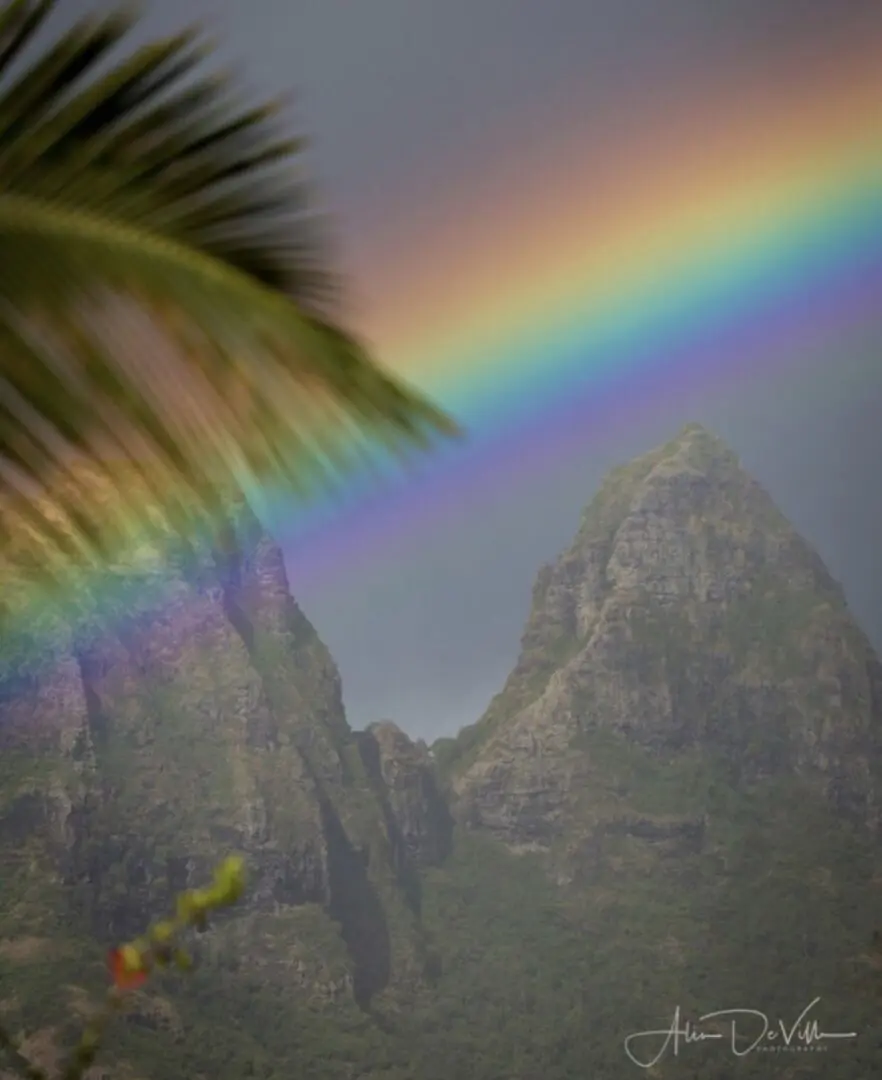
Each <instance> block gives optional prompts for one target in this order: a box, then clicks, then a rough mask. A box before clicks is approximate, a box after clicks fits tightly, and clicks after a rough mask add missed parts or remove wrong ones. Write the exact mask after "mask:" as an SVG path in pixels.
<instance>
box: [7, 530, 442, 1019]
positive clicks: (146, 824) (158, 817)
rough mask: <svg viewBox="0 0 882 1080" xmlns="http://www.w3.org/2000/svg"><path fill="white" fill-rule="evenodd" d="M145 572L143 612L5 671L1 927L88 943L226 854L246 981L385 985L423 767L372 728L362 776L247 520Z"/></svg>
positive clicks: (157, 904)
mask: <svg viewBox="0 0 882 1080" xmlns="http://www.w3.org/2000/svg"><path fill="white" fill-rule="evenodd" d="M162 573H163V580H162V583H161V588H160V587H159V585H157V588H156V589H155V590H154V592H155V593H156V595H159V594H160V593H161V596H162V602H161V605H158V606H157V607H156V609H155V610H153V611H148V612H146V613H141V614H139V615H137V616H135V617H131V618H125V617H123V618H120V620H119V621H118V625H117V627H116V629H115V630H114V631H113V632H112V633H104V634H101V635H98V636H94V635H93V636H92V637H91V638H88V639H83V638H82V637H80V638H77V636H76V635H74V636H73V637H72V638H71V640H70V641H68V642H67V643H66V644H65V645H64V646H63V647H62V648H61V650H60V652H59V655H58V656H57V657H56V658H55V659H54V661H53V662H52V663H50V664H49V665H44V666H43V668H42V669H41V670H40V671H39V672H38V673H37V674H25V675H18V676H17V677H15V678H7V679H6V682H5V684H4V686H3V691H4V693H3V696H2V699H0V755H2V756H0V762H2V765H0V859H2V863H0V868H2V879H3V891H2V896H0V937H3V935H4V933H8V934H10V935H11V934H12V933H13V932H14V933H15V934H31V935H36V936H46V935H51V934H52V933H53V932H54V931H55V930H56V929H57V928H58V926H59V925H60V924H61V925H63V924H64V923H65V921H68V920H71V919H72V918H73V919H74V922H75V920H76V919H77V918H79V919H81V920H82V925H83V927H84V928H86V929H87V931H88V932H89V933H90V934H91V935H92V936H94V937H97V938H98V940H99V941H106V942H110V941H115V940H120V939H123V938H126V937H130V936H132V935H133V934H136V933H138V932H140V930H141V929H143V927H144V925H145V924H146V922H147V921H148V920H149V919H150V918H151V917H154V916H155V915H156V914H158V913H160V912H162V911H163V910H165V909H166V908H167V906H168V903H169V900H170V898H171V897H172V896H173V895H174V894H175V893H176V892H177V891H179V890H180V889H181V888H183V887H186V886H188V885H190V884H194V883H197V882H198V881H200V880H202V879H203V878H204V876H205V875H206V874H207V873H208V872H209V871H210V869H211V866H212V865H213V864H214V863H215V862H216V861H217V860H218V859H219V858H221V857H222V856H223V855H224V854H225V853H228V852H230V851H241V852H243V853H244V854H245V855H246V858H247V862H248V866H249V867H250V874H251V883H250V889H249V903H248V907H247V913H246V916H245V917H244V918H243V919H240V920H237V924H236V931H235V932H236V933H238V934H240V935H242V934H244V938H243V939H242V940H240V941H239V942H238V947H239V949H240V950H241V953H242V955H243V956H244V957H245V958H246V964H248V963H250V964H251V966H252V968H253V969H254V971H255V972H259V975H260V978H261V980H262V981H263V982H266V981H267V979H275V980H277V981H281V983H282V985H283V986H285V987H286V989H287V988H288V987H289V984H293V985H295V986H297V987H299V988H300V990H301V991H303V993H304V994H306V995H307V996H312V997H315V996H318V997H319V998H334V997H335V996H339V995H341V994H342V995H344V996H346V995H351V996H353V995H354V998H355V999H356V1000H357V1001H358V1002H359V1003H361V1004H362V1005H363V1006H367V1005H368V1004H369V1003H371V1002H374V1003H375V1004H376V999H379V998H381V997H382V995H383V994H384V993H386V994H387V996H389V995H391V996H392V997H393V998H394V995H395V993H396V987H397V986H402V987H403V986H409V985H412V984H413V983H414V982H419V980H420V979H421V978H422V968H421V963H422V961H421V952H420V950H421V941H420V932H419V928H418V926H417V925H416V922H415V914H414V912H413V911H412V910H411V906H410V899H409V896H408V893H407V890H406V888H404V887H403V886H402V882H404V881H405V880H406V879H407V877H408V875H411V876H412V875H413V874H414V873H415V872H416V869H417V867H418V866H420V865H428V864H430V863H432V862H433V861H436V860H437V859H440V858H441V857H442V855H443V851H444V843H445V842H446V841H444V840H443V839H442V837H443V836H444V835H446V834H449V826H448V825H447V823H446V818H445V817H444V814H443V813H442V810H441V808H440V805H439V804H438V799H437V795H435V794H434V792H433V789H432V786H431V785H432V781H431V777H430V774H429V771H428V770H427V768H426V765H425V763H424V762H423V761H422V760H421V759H420V758H419V756H418V754H417V753H416V751H415V749H414V748H413V747H412V746H411V744H410V743H409V741H408V740H407V739H406V738H405V737H404V736H403V735H401V734H400V733H397V734H396V736H395V737H393V738H391V739H390V738H389V736H388V734H387V733H386V730H385V729H381V730H380V731H379V732H378V733H377V735H376V746H377V753H376V754H375V755H374V758H375V759H376V760H378V761H379V768H378V769H377V770H376V772H375V773H374V774H372V775H371V776H370V777H369V776H368V773H367V770H366V768H365V764H364V762H363V760H362V753H361V752H360V744H359V742H358V740H357V739H356V736H355V735H354V734H353V733H352V732H351V731H350V730H349V727H348V725H347V723H346V719H345V715H344V710H343V704H342V699H341V689H340V679H339V675H338V672H337V669H336V667H335V665H334V662H333V660H332V659H331V657H330V655H329V653H328V651H327V649H326V648H325V647H324V645H323V644H322V643H321V641H320V640H319V639H318V637H317V635H316V633H315V631H314V629H313V628H312V626H311V625H310V624H309V622H308V621H307V619H306V618H305V617H304V615H303V613H302V612H301V611H300V609H299V608H298V606H297V604H296V603H295V602H294V600H293V599H292V597H291V594H290V592H289V589H288V582H287V579H286V575H285V569H284V564H283V560H282V554H281V552H280V550H279V549H278V547H277V546H276V545H275V544H273V543H272V542H271V541H270V539H269V538H268V537H267V536H266V535H265V534H264V533H262V532H261V530H260V529H259V528H258V526H257V524H256V522H254V521H253V520H251V519H248V518H243V521H242V522H241V523H240V529H239V535H238V537H237V539H236V541H235V543H232V544H230V545H227V546H226V548H225V550H224V552H223V553H221V552H220V551H219V550H214V551H207V550H206V551H202V552H201V554H200V555H199V556H198V557H196V558H195V561H194V559H192V558H191V559H190V560H189V561H181V562H180V564H178V565H176V566H174V567H173V568H171V570H169V569H168V568H166V569H164V570H163V572H162ZM387 780H388V788H387V787H386V782H387ZM438 815H440V816H438ZM317 918H318V919H321V918H324V919H325V920H326V923H327V926H326V928H325V930H324V931H322V933H324V934H325V935H326V936H328V937H330V938H333V937H334V936H335V935H337V934H339V937H340V938H341V939H342V946H343V948H342V950H339V949H338V953H339V959H340V962H339V964H338V965H337V970H336V971H333V972H332V971H330V970H329V969H328V964H327V956H319V957H318V959H317V960H316V959H315V950H314V949H313V948H312V946H311V945H310V944H309V940H308V939H309V938H310V937H314V936H315V932H316V931H315V927H316V919H317ZM303 927H309V928H310V929H309V930H308V932H307V933H306V937H307V944H305V945H304V940H303V933H304V931H303ZM332 951H333V950H332ZM310 956H312V959H309V958H310Z"/></svg>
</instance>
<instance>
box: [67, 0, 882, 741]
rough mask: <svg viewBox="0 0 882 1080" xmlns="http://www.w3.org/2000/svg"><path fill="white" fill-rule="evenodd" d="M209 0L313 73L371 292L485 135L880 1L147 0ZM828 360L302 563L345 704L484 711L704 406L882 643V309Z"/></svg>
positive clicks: (338, 189)
mask: <svg viewBox="0 0 882 1080" xmlns="http://www.w3.org/2000/svg"><path fill="white" fill-rule="evenodd" d="M94 6H95V5H93V4H87V3H83V2H82V0H77V2H76V3H73V2H71V3H70V4H69V5H68V8H67V10H68V11H70V12H71V13H73V12H74V11H76V10H77V9H80V10H82V9H85V8H90V7H94ZM99 6H100V5H99ZM205 16H207V17H209V19H210V21H211V22H212V23H213V24H214V25H215V26H216V28H217V30H218V31H219V33H220V34H221V37H222V40H223V43H224V51H225V52H226V54H227V55H229V56H231V57H234V58H236V59H237V60H238V61H240V66H241V70H242V72H243V75H244V76H245V78H246V80H247V82H248V83H249V84H250V85H251V86H253V87H254V88H255V89H259V90H262V91H266V90H273V91H274V90H278V89H290V88H295V89H297V90H299V92H300V99H299V100H300V106H299V111H300V115H301V117H302V119H303V123H304V126H305V127H306V128H307V130H309V131H310V132H314V133H315V134H316V138H317V142H316V148H315V151H314V161H315V164H316V168H317V172H318V173H319V176H320V179H321V181H322V185H323V190H324V192H325V196H326V199H327V202H328V204H329V207H330V209H331V210H332V211H333V213H334V216H335V219H336V222H337V225H338V229H339V233H340V238H341V245H342V246H341V260H342V263H343V267H344V269H345V270H346V271H347V272H348V273H349V274H350V275H351V277H352V280H353V285H354V290H355V293H356V294H357V295H358V296H359V297H360V298H361V299H363V300H364V301H365V302H367V303H368V304H369V303H370V295H371V268H372V267H373V266H376V265H377V264H378V261H380V262H382V260H383V257H384V235H386V234H387V233H388V225H389V222H388V215H389V208H390V206H395V207H397V208H398V221H397V222H396V228H397V229H398V232H399V233H400V232H401V225H402V222H403V223H404V226H405V230H404V232H405V235H406V226H407V223H408V221H410V220H413V222H414V228H415V229H416V228H417V225H418V223H419V216H420V213H421V208H422V207H424V206H426V205H427V204H428V203H430V201H431V198H432V193H433V190H434V188H435V186H436V185H437V183H438V182H439V181H438V179H437V178H438V177H444V178H445V182H447V181H449V180H452V181H456V180H461V179H464V180H467V178H468V175H469V171H468V170H469V166H470V162H471V161H472V160H474V159H476V158H478V157H482V155H484V156H485V155H486V149H487V146H493V145H494V141H496V142H499V143H503V142H505V141H507V140H510V139H511V138H513V137H515V135H516V134H517V133H518V132H520V133H521V134H522V135H523V133H524V132H527V133H529V130H530V125H541V124H542V123H543V122H544V121H545V118H546V117H549V116H550V115H551V114H552V113H553V112H554V110H556V109H557V108H558V107H559V106H560V105H561V103H563V102H568V103H570V104H571V103H572V101H573V99H574V95H581V96H580V97H578V99H577V100H578V101H582V100H584V103H585V109H586V111H587V110H591V111H594V113H595V114H597V115H600V116H602V115H603V113H604V110H606V109H608V108H612V107H614V106H615V105H616V104H617V103H620V102H622V101H628V102H630V103H632V105H634V106H635V107H637V108H639V107H640V103H641V101H643V100H644V99H645V100H647V101H649V100H652V98H653V97H654V95H655V94H656V93H657V92H658V90H659V89H662V88H664V87H665V86H666V85H667V84H669V83H670V82H671V81H673V80H675V79H683V77H684V75H686V76H688V77H690V78H692V79H694V80H695V83H696V86H700V85H701V80H702V79H703V78H705V77H707V78H711V77H712V75H713V72H714V70H715V69H716V67H717V66H718V65H720V64H723V63H725V64H728V65H730V66H731V65H735V66H736V68H737V69H738V70H739V71H740V72H741V73H742V74H744V75H747V76H749V74H750V73H751V72H752V71H753V70H754V69H756V70H759V69H761V68H763V67H767V66H768V65H770V64H771V65H774V64H775V63H777V62H778V57H779V56H781V55H783V54H784V53H786V52H788V51H789V50H793V49H814V50H817V51H818V53H819V54H821V53H822V52H823V50H824V49H825V48H826V47H827V44H828V43H829V40H830V37H831V35H834V34H836V33H838V32H841V31H842V30H843V28H844V27H848V26H862V27H863V33H864V34H865V35H869V36H875V37H876V38H877V40H878V41H879V46H880V57H882V4H880V3H879V0H593V2H592V0H541V2H540V0H248V2H246V0H214V2H211V0H153V3H152V4H148V20H147V24H146V27H145V29H148V30H150V31H167V30H169V29H173V28H175V27H178V26H179V25H180V24H181V22H182V21H189V20H190V19H191V18H193V17H205ZM600 150H601V148H600V147H598V152H600ZM512 182H513V183H516V177H512ZM426 257H427V258H431V254H430V253H429V254H428V255H427V256H426ZM880 312H882V297H880ZM831 359H833V360H834V361H835V363H836V365H837V370H838V372H839V378H838V381H837V383H836V384H835V385H833V386H832V387H831V383H830V377H829V375H826V376H825V377H824V378H823V380H822V381H821V380H818V379H815V380H814V381H813V380H812V379H808V380H807V381H806V382H805V383H804V384H802V385H800V388H799V389H798V390H795V389H794V387H793V385H792V382H788V383H787V384H786V388H785V391H784V392H785V393H786V398H782V397H780V396H778V395H776V394H773V393H770V392H769V387H768V386H767V385H766V386H763V387H761V388H758V387H756V386H747V387H746V388H745V389H744V390H743V391H741V392H737V393H736V392H730V393H728V394H727V395H726V397H725V400H721V399H720V397H719V395H718V396H716V397H710V396H707V397H705V398H702V397H700V396H693V398H691V399H690V400H684V401H683V402H681V403H680V404H679V405H678V406H677V407H676V408H674V407H672V408H670V409H669V410H668V411H667V413H664V414H659V413H658V412H656V413H654V414H653V417H652V421H651V422H649V421H642V420H640V419H639V418H635V421H634V423H633V424H632V425H631V426H630V427H623V428H622V430H621V432H620V433H619V435H618V437H617V438H616V439H615V440H610V442H609V444H608V445H605V446H604V447H603V448H602V451H596V452H592V454H591V459H590V460H585V461H579V462H570V463H569V464H568V465H567V466H566V467H565V468H560V469H558V470H557V471H555V472H554V473H553V474H548V473H547V472H546V473H544V474H542V475H539V476H535V477H532V478H526V479H525V480H524V482H523V484H521V485H516V486H515V488H513V489H512V490H510V491H507V492H504V493H500V495H499V497H498V499H497V500H496V501H495V502H494V503H493V504H491V505H485V506H482V507H479V508H477V507H476V508H474V509H472V510H470V511H469V512H468V513H465V514H462V515H459V516H456V517H451V518H450V520H449V521H444V522H442V523H440V524H439V525H438V526H437V528H436V531H435V534H434V535H433V537H432V538H431V540H430V541H426V540H425V538H424V537H423V538H421V539H420V542H419V543H416V542H415V543H414V544H413V545H411V547H409V548H408V547H407V546H406V545H405V549H404V550H403V552H402V557H401V559H400V560H398V561H396V563H395V565H394V566H390V565H388V564H386V563H384V564H383V565H382V566H367V565H366V566H361V564H359V567H358V568H354V569H353V570H352V571H351V572H341V577H340V580H339V582H337V583H335V584H333V585H330V584H329V583H328V582H327V581H322V582H321V583H320V584H318V585H316V584H314V583H313V584H311V583H310V582H307V581H297V580H294V581H293V582H292V585H293V588H294V591H295V593H296V594H297V596H298V598H299V599H300V601H301V603H302V605H303V607H304V609H305V610H306V612H307V614H308V615H309V617H310V618H311V619H312V620H313V622H314V623H315V624H316V626H317V627H318V629H319V631H320V633H321V634H322V636H323V638H324V639H325V640H326V641H327V643H328V644H329V646H330V647H331V649H332V651H333V653H334V655H335V657H336V659H337V661H338V663H339V664H340V667H341V670H342V674H343V680H344V688H345V697H346V701H347V706H348V709H349V714H350V720H351V722H352V723H353V724H354V725H356V726H361V725H363V724H364V723H367V722H369V721H371V720H373V719H377V718H380V717H388V718H391V719H394V720H396V721H397V722H398V723H399V724H401V726H402V727H404V728H405V729H406V730H408V731H409V732H411V733H412V734H419V735H424V736H430V737H431V736H436V735H439V734H445V733H450V732H452V731H453V730H455V729H456V728H457V727H459V726H460V725H461V724H464V723H470V722H472V721H473V720H475V719H477V717H478V715H479V714H480V712H481V711H482V709H483V707H484V706H485V705H486V703H487V701H488V700H489V698H490V696H491V695H492V694H493V693H494V692H495V691H496V690H498V689H499V687H500V686H501V683H502V680H503V679H504V678H505V675H506V673H507V671H508V670H509V668H510V667H511V665H512V663H513V661H514V658H515V655H516V651H517V646H518V640H519V636H520V632H521V628H522V624H523V620H524V617H525V615H526V610H527V604H528V602H529V596H530V589H531V585H532V580H533V577H534V575H535V573H536V571H537V569H538V567H539V565H540V564H541V563H542V562H543V561H547V560H548V559H550V558H552V557H553V556H554V555H555V554H556V553H557V551H559V550H560V549H561V548H562V547H564V546H565V545H566V543H567V542H568V540H569V538H570V536H571V534H572V532H573V530H574V528H575V525H576V522H577V518H578V515H579V511H580V509H581V507H582V505H583V504H584V503H585V502H586V501H587V500H588V498H590V496H591V495H592V493H593V492H594V491H595V490H596V487H597V485H598V483H599V481H600V478H601V476H602V475H603V473H604V472H605V471H606V470H607V469H608V468H609V467H610V466H611V465H613V464H615V463H617V462H619V461H621V460H623V459H627V458H628V457H630V456H632V455H634V454H637V453H640V452H643V451H645V450H647V449H649V448H650V447H652V446H653V445H654V444H656V443H658V442H660V441H662V440H663V439H665V438H667V437H669V436H670V434H672V432H673V431H674V430H676V428H678V427H679V426H680V425H681V424H683V423H685V422H686V421H689V420H698V421H700V422H703V423H705V424H707V425H708V426H709V427H711V428H712V429H714V430H715V431H716V432H717V433H718V434H720V435H721V436H722V437H724V438H725V439H727V440H728V441H729V442H730V444H731V445H732V446H733V447H734V449H735V450H736V451H737V452H738V453H740V454H741V456H742V458H743V460H744V463H745V465H746V466H747V467H748V468H749V469H750V470H751V471H752V472H753V473H754V475H755V476H756V477H757V478H758V479H759V480H760V481H762V482H763V483H764V484H765V485H766V486H767V487H768V489H769V490H770V491H771V492H772V494H773V496H774V497H775V498H776V499H777V501H778V503H779V505H780V506H781V507H782V509H783V510H784V511H785V513H787V514H788V515H789V516H790V518H791V520H792V521H793V522H794V523H795V524H796V526H797V527H798V528H799V529H800V530H801V531H802V532H803V533H804V535H806V537H807V538H808V539H809V540H810V541H811V542H812V543H814V545H815V546H816V547H817V548H818V549H819V550H820V552H821V554H822V556H823V557H824V558H825V559H826V560H827V562H828V565H829V566H830V568H831V569H832V571H833V572H834V574H835V575H836V576H837V577H838V578H839V579H840V580H841V581H842V582H843V583H844V584H845V586H846V589H847V592H848V595H849V597H850V600H851V603H852V606H853V609H854V611H855V612H856V613H857V615H858V617H859V618H860V620H861V621H862V623H863V625H864V626H865V628H866V629H867V630H868V631H869V632H870V634H871V636H872V637H873V639H874V641H875V643H876V645H877V647H879V646H882V557H880V552H882V498H880V484H879V466H880V464H882V315H880V329H879V331H878V332H877V333H875V334H874V333H870V334H868V335H866V337H865V340H862V341H857V342H854V341H850V342H847V343H846V342H843V343H842V346H841V349H838V350H837V355H836V356H835V357H833V358H831ZM822 389H823V390H824V393H823V394H822V393H821V390H822Z"/></svg>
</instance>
